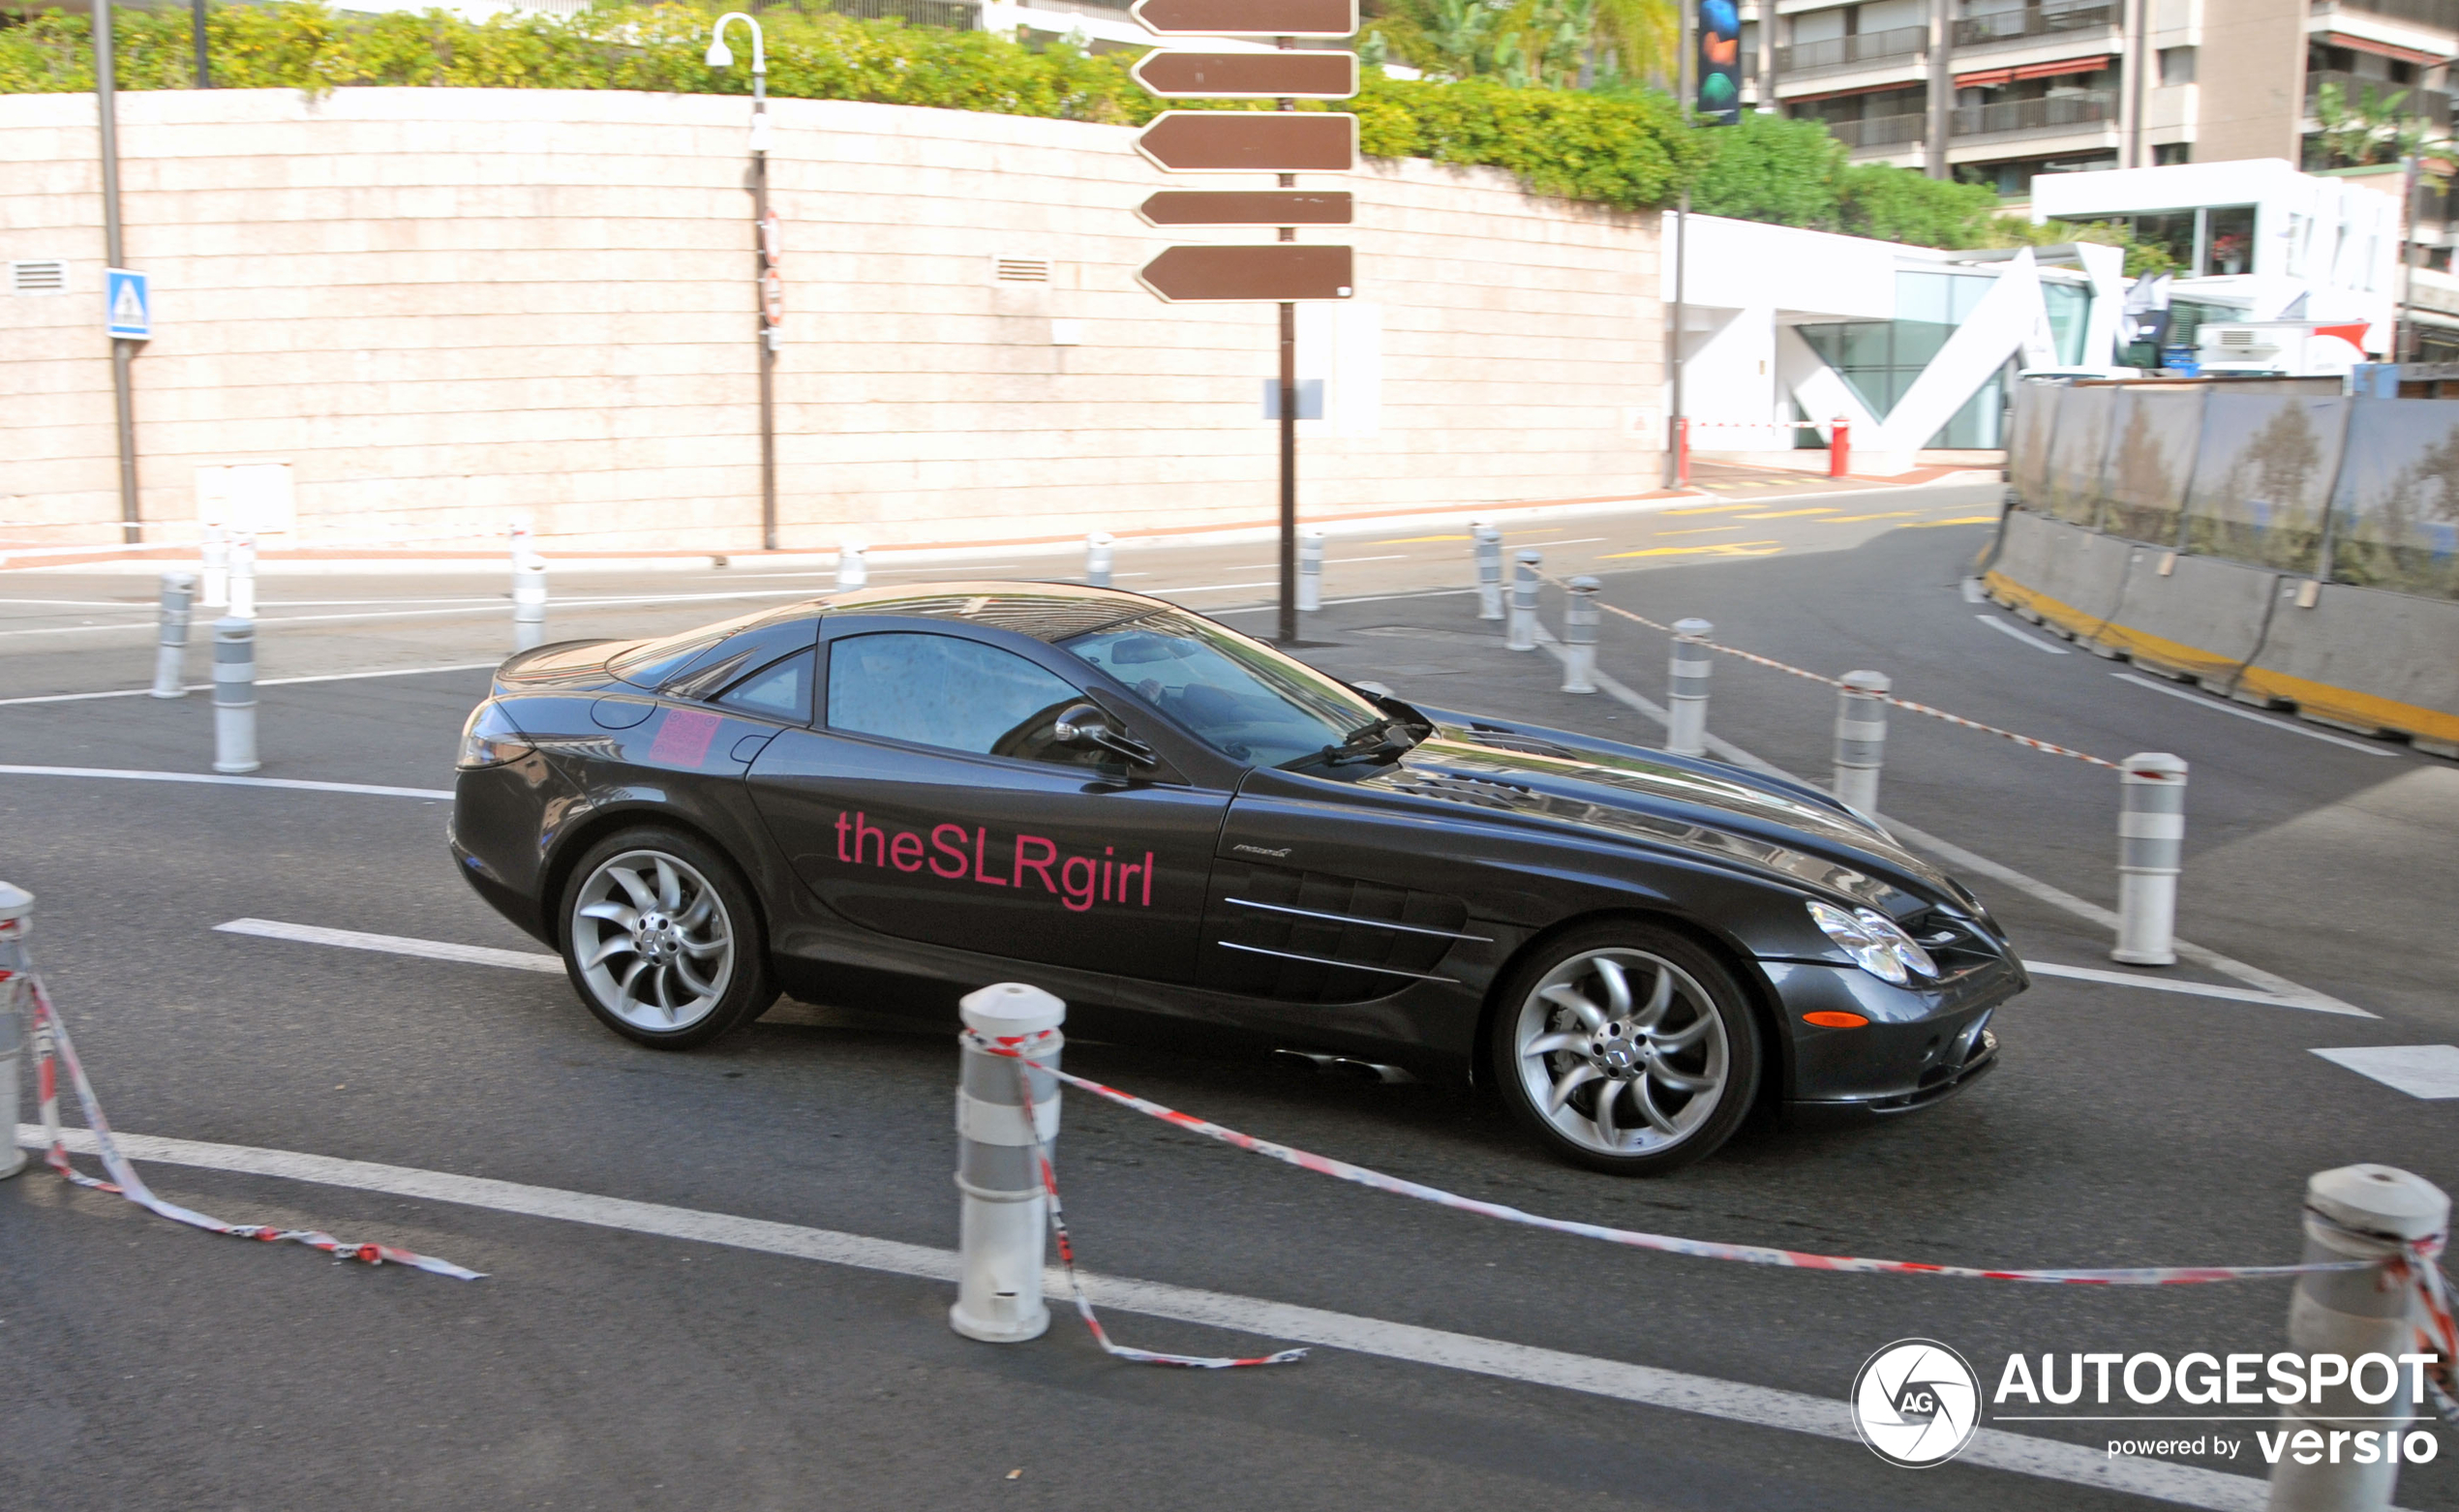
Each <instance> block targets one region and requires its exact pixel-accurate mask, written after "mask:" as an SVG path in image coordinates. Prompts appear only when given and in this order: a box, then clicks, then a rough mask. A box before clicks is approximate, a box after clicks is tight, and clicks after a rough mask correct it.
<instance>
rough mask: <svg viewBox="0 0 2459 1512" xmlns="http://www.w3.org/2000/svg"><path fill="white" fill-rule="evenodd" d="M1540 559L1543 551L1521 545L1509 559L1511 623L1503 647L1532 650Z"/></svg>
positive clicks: (1543, 555) (1534, 648) (1543, 554)
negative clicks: (1510, 566) (1511, 561)
mask: <svg viewBox="0 0 2459 1512" xmlns="http://www.w3.org/2000/svg"><path fill="white" fill-rule="evenodd" d="M1544 559H1545V553H1543V552H1541V551H1538V550H1537V549H1536V548H1535V547H1533V546H1523V547H1521V548H1520V550H1519V552H1518V553H1517V554H1516V556H1515V557H1514V559H1513V565H1512V568H1511V626H1510V628H1509V629H1508V630H1506V631H1505V632H1504V633H1503V650H1512V651H1533V650H1536V622H1537V618H1536V615H1537V563H1538V562H1540V561H1543V560H1544Z"/></svg>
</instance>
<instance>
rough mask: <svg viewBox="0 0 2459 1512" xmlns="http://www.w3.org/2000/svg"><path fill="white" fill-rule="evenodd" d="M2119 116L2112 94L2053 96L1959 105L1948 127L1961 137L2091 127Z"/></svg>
mask: <svg viewBox="0 0 2459 1512" xmlns="http://www.w3.org/2000/svg"><path fill="white" fill-rule="evenodd" d="M2116 117H2117V96H2116V95H2115V94H2112V93H2099V92H2095V93H2092V94H2079V95H2050V96H2049V97H2048V98H2046V99H2041V100H2007V101H2002V102H2000V103H1999V104H1997V105H1968V106H1958V107H1957V108H1956V112H1955V120H1954V122H1953V124H1952V125H1951V126H1950V127H1949V128H1948V130H1949V133H1950V134H1951V135H1953V136H1993V135H1995V134H1997V133H1999V132H2031V131H2041V130H2044V129H2046V128H2049V127H2058V126H2091V125H2094V124H2096V123H2099V122H2102V121H2110V120H2114V119H2116Z"/></svg>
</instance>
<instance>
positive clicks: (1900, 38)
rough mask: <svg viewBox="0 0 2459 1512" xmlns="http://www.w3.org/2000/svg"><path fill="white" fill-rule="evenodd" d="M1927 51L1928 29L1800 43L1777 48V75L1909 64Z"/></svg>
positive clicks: (1899, 29) (1908, 28)
mask: <svg viewBox="0 0 2459 1512" xmlns="http://www.w3.org/2000/svg"><path fill="white" fill-rule="evenodd" d="M1928 47H1929V28H1928V27H1927V26H1897V27H1895V28H1893V29H1891V30H1888V31H1883V32H1864V33H1862V34H1861V35H1860V36H1858V37H1830V38H1828V39H1827V40H1826V41H1824V42H1797V43H1795V44H1793V45H1791V46H1789V47H1778V48H1776V73H1777V75H1778V76H1783V75H1787V74H1803V73H1807V72H1809V71H1810V70H1812V69H1832V68H1843V67H1845V66H1846V65H1848V64H1856V63H1860V64H1868V63H1886V62H1892V61H1895V60H1897V59H1904V60H1907V61H1909V60H1910V59H1913V58H1917V57H1920V56H1921V55H1922V54H1923V53H1924V52H1926V51H1928Z"/></svg>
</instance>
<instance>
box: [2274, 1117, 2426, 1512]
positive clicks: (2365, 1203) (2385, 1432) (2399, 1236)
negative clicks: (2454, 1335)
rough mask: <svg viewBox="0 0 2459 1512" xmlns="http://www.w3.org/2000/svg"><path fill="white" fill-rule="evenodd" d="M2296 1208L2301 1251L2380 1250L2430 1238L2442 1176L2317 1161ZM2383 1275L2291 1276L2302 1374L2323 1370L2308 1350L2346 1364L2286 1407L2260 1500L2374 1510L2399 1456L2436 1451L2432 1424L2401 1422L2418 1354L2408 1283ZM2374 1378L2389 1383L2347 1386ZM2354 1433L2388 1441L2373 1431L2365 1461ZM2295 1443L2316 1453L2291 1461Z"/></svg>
mask: <svg viewBox="0 0 2459 1512" xmlns="http://www.w3.org/2000/svg"><path fill="white" fill-rule="evenodd" d="M2305 1209H2306V1211H2305V1258H2306V1260H2307V1261H2309V1262H2314V1261H2328V1260H2379V1259H2383V1258H2386V1257H2388V1256H2390V1255H2397V1254H2399V1253H2400V1252H2401V1250H2402V1249H2403V1247H2404V1246H2403V1241H2408V1240H2418V1239H2434V1238H2439V1237H2440V1236H2441V1235H2442V1234H2443V1233H2444V1231H2446V1230H2447V1229H2448V1228H2449V1226H2450V1198H2449V1197H2448V1196H2447V1195H2445V1194H2444V1193H2443V1190H2442V1189H2441V1188H2440V1187H2437V1186H2435V1185H2434V1184H2433V1183H2432V1182H2430V1181H2427V1180H2425V1179H2424V1178H2423V1177H2421V1176H2412V1175H2410V1174H2409V1173H2408V1172H2406V1171H2404V1170H2398V1169H2394V1168H2393V1167H2391V1166H2388V1165H2343V1166H2341V1167H2339V1168H2338V1169H2337V1170H2326V1171H2321V1172H2318V1173H2317V1174H2315V1175H2314V1176H2312V1177H2310V1178H2308V1179H2307V1181H2306V1183H2305ZM2428 1263H2430V1262H2428ZM2383 1281H2384V1277H2383V1273H2382V1272H2381V1271H2377V1270H2365V1271H2333V1272H2327V1273H2324V1274H2321V1275H2312V1276H2299V1277H2298V1278H2297V1280H2296V1291H2295V1293H2294V1294H2293V1295H2292V1297H2291V1298H2290V1300H2289V1343H2290V1344H2292V1345H2293V1346H2296V1348H2297V1350H2298V1351H2299V1352H2300V1353H2302V1354H2304V1355H2305V1356H2306V1357H2307V1358H2306V1365H2307V1375H2308V1376H2309V1378H2310V1379H2311V1380H2314V1381H2321V1379H2322V1374H2323V1373H2322V1371H2320V1370H2318V1369H2316V1368H2315V1367H2316V1366H2318V1365H2319V1364H2320V1360H2319V1359H2317V1358H2316V1357H2317V1356H2322V1355H2337V1356H2339V1357H2340V1358H2341V1359H2342V1360H2345V1361H2347V1362H2349V1369H2348V1372H2347V1375H2346V1376H2345V1377H2344V1378H2343V1379H2342V1380H2341V1381H2340V1382H2338V1383H2336V1384H2334V1383H2331V1382H2322V1387H2321V1390H2320V1391H2319V1392H2310V1393H2308V1394H2307V1395H2306V1397H2305V1400H2304V1401H2302V1402H2299V1403H2296V1404H2294V1405H2292V1406H2290V1407H2289V1409H2288V1414H2287V1416H2286V1417H2285V1418H2284V1419H2283V1421H2282V1422H2281V1425H2280V1427H2281V1430H2282V1436H2283V1437H2284V1438H2285V1439H2286V1440H2287V1446H2286V1450H2285V1452H2283V1453H2282V1454H2281V1456H2280V1458H2279V1461H2278V1463H2277V1464H2275V1465H2274V1466H2273V1467H2272V1469H2271V1498H2270V1500H2269V1502H2268V1503H2266V1505H2267V1506H2268V1507H2269V1509H2270V1512H2378V1509H2382V1508H2386V1507H2388V1506H2389V1505H2390V1497H2391V1492H2392V1491H2393V1490H2394V1489H2395V1488H2396V1487H2397V1486H2398V1484H2399V1463H2400V1461H2402V1460H2406V1459H2412V1458H2413V1459H2425V1458H2428V1457H2430V1456H2431V1455H2432V1454H2433V1453H2434V1447H2433V1445H2434V1436H2432V1435H2431V1434H2427V1433H2421V1432H2419V1433H2413V1434H2412V1433H2410V1432H2409V1430H2408V1424H2409V1423H2411V1422H2413V1421H2414V1418H2415V1412H2414V1407H2415V1402H2414V1400H2413V1399H2414V1397H2415V1396H2416V1391H2415V1390H2414V1385H2415V1380H2414V1377H2415V1375H2416V1374H2417V1362H2419V1361H2421V1360H2423V1359H2425V1358H2427V1356H2424V1355H2420V1354H2418V1353H2416V1352H2415V1350H2416V1347H2417V1341H2416V1324H2417V1322H2418V1321H2420V1319H2417V1318H2415V1317H2413V1315H2412V1309H2413V1307H2414V1305H2415V1304H2414V1301H2413V1289H2412V1288H2411V1287H2409V1286H2406V1285H2393V1286H2385V1285H2383ZM2368 1356H2371V1357H2372V1358H2370V1359H2369V1358H2367V1357H2368ZM2360 1367H2361V1369H2360ZM2384 1371H2386V1372H2387V1375H2388V1376H2389V1379H2388V1380H2387V1381H2386V1382H2384V1381H2379V1380H2378V1379H2377V1378H2376V1373H2377V1372H2384ZM2359 1376H2362V1377H2363V1378H2362V1379H2359V1378H2358V1377H2359ZM2378 1384H2379V1385H2383V1386H2385V1387H2386V1388H2387V1390H2386V1394H2385V1395H2384V1396H2381V1397H2374V1398H2373V1400H2371V1401H2368V1400H2367V1399H2366V1398H2365V1397H2363V1396H2359V1395H2357V1391H2358V1389H2359V1388H2360V1387H2370V1386H2374V1385H2378ZM2359 1434H2377V1435H2381V1436H2383V1437H2385V1438H2389V1439H2390V1440H2391V1442H2392V1443H2393V1444H2394V1445H2396V1446H2397V1447H2396V1448H2395V1449H2393V1450H2392V1451H2391V1452H2390V1453H2383V1452H2382V1449H2381V1448H2380V1447H2379V1445H2380V1442H2381V1440H2380V1439H2376V1440H2374V1442H2375V1443H2376V1444H2377V1445H2378V1447H2377V1448H2376V1450H2375V1452H2374V1453H2373V1455H2372V1456H2371V1459H2372V1463H2371V1464H2358V1463H2356V1454H2355V1453H2354V1449H2355V1446H2356V1445H2357V1444H2360V1443H2363V1442H2366V1441H2367V1440H2364V1439H2360V1438H2358V1437H2357V1435H2359ZM2418 1440H2422V1441H2421V1442H2419V1441H2418ZM2412 1444H2413V1446H2414V1450H2413V1453H2412V1452H2408V1451H2409V1446H2410V1445H2412ZM2325 1446H2328V1448H2327V1452H2324V1451H2325ZM2300 1454H2305V1455H2310V1456H2312V1458H2313V1460H2314V1463H2313V1464H2310V1465H2302V1464H2299V1463H2298V1462H2297V1456H2298V1455H2300Z"/></svg>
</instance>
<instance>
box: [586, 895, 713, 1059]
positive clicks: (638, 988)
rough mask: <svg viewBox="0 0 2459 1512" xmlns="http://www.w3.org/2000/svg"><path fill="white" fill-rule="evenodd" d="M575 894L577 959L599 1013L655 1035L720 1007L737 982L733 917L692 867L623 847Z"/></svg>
mask: <svg viewBox="0 0 2459 1512" xmlns="http://www.w3.org/2000/svg"><path fill="white" fill-rule="evenodd" d="M575 898H576V903H575V906H574V907H573V910H572V960H573V962H574V964H575V965H577V966H578V967H579V968H580V973H581V980H582V981H584V982H586V983H589V988H590V992H591V994H592V996H594V997H595V998H596V999H597V1002H598V1006H599V1007H600V1008H603V1009H604V1010H606V1012H608V1013H612V1014H614V1015H615V1016H616V1017H618V1018H620V1019H622V1021H623V1022H625V1023H627V1024H630V1025H631V1026H632V1027H633V1028H635V1029H646V1030H649V1031H650V1032H652V1033H655V1034H664V1033H671V1032H673V1031H675V1030H678V1029H688V1028H690V1027H691V1026H692V1025H694V1024H696V1023H698V1022H700V1021H701V1020H702V1019H704V1018H706V1017H708V1016H709V1015H710V1014H711V1013H714V1012H715V1011H716V1008H717V1001H718V999H720V998H722V997H724V996H725V993H726V986H727V984H728V983H731V982H732V981H733V980H734V969H735V946H734V927H733V921H732V920H731V919H729V918H727V917H726V905H725V901H724V900H723V899H722V898H720V897H718V895H717V890H716V889H715V888H713V887H712V886H711V885H710V882H709V879H708V878H707V877H704V876H702V875H701V874H700V872H699V871H698V870H697V869H695V868H694V867H693V866H692V865H691V864H690V863H689V862H684V861H683V860H681V859H680V858H677V857H674V856H669V855H667V854H666V853H664V852H663V851H653V850H637V851H625V852H623V853H622V854H621V855H618V856H612V857H609V858H608V859H607V860H606V861H605V862H603V863H602V864H600V865H599V866H598V868H597V869H596V870H595V871H592V872H591V873H590V875H589V880H588V881H586V882H584V883H582V884H581V889H580V892H578V893H576V894H575Z"/></svg>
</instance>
